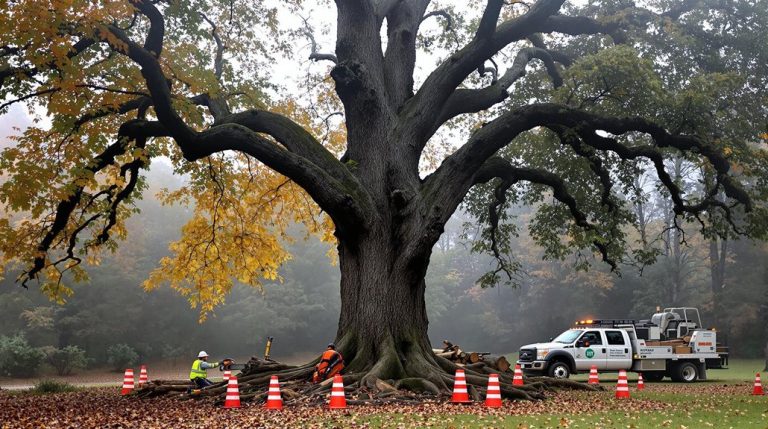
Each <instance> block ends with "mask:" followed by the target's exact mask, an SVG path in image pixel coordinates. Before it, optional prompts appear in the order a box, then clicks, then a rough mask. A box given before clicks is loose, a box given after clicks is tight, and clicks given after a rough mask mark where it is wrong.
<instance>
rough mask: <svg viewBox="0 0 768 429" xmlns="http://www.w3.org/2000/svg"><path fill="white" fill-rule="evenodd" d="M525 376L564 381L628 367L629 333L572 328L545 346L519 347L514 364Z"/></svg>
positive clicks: (630, 347) (593, 328)
mask: <svg viewBox="0 0 768 429" xmlns="http://www.w3.org/2000/svg"><path fill="white" fill-rule="evenodd" d="M518 363H519V364H520V366H521V368H522V369H523V371H525V372H527V373H534V374H539V375H541V374H544V375H548V376H550V377H557V378H568V377H569V376H570V375H571V374H572V373H576V372H582V371H589V370H590V368H591V367H592V366H593V365H594V366H596V367H597V369H598V370H599V371H610V370H614V371H618V370H619V369H628V368H630V367H631V366H632V343H631V340H630V337H629V333H628V332H627V331H626V330H623V329H618V328H601V327H575V328H573V329H569V330H567V331H565V332H563V333H562V334H560V335H558V336H557V337H556V338H553V339H552V340H551V341H550V342H548V343H537V344H529V345H526V346H523V347H522V348H521V349H520V360H519V362H518Z"/></svg>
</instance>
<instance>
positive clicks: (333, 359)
mask: <svg viewBox="0 0 768 429" xmlns="http://www.w3.org/2000/svg"><path fill="white" fill-rule="evenodd" d="M342 369H344V358H343V357H342V356H341V353H339V352H337V351H336V345H335V344H333V343H331V344H328V348H327V349H326V350H325V351H324V352H323V354H322V356H320V362H318V364H317V365H315V372H314V373H313V374H312V382H313V383H320V382H321V381H323V380H328V379H329V378H331V377H333V376H334V375H336V374H338V373H339V372H341V370H342Z"/></svg>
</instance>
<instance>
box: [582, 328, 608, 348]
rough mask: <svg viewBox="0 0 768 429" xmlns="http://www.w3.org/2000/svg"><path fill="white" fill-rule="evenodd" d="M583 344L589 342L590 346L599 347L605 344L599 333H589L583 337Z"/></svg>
mask: <svg viewBox="0 0 768 429" xmlns="http://www.w3.org/2000/svg"><path fill="white" fill-rule="evenodd" d="M581 341H582V342H589V345H590V346H599V345H601V344H603V339H602V337H601V336H600V332H599V331H588V332H585V333H584V335H582V336H581Z"/></svg>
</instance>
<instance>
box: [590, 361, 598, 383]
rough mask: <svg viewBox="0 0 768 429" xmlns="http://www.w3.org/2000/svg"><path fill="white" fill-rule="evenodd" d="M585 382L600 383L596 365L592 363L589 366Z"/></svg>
mask: <svg viewBox="0 0 768 429" xmlns="http://www.w3.org/2000/svg"><path fill="white" fill-rule="evenodd" d="M587 384H600V377H599V376H598V375H597V366H596V365H592V367H591V368H589V381H587Z"/></svg>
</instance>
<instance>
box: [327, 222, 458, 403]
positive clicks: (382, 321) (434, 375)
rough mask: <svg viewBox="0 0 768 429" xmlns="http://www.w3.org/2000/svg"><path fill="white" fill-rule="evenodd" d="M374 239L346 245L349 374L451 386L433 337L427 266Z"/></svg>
mask: <svg viewBox="0 0 768 429" xmlns="http://www.w3.org/2000/svg"><path fill="white" fill-rule="evenodd" d="M386 235H387V234H372V235H371V236H369V237H366V238H364V239H362V240H360V241H357V242H355V243H354V244H348V243H345V242H341V244H340V245H339V263H340V268H341V315H340V319H339V330H338V334H337V345H338V347H339V349H340V351H341V352H342V354H343V356H344V360H345V362H346V363H347V366H346V368H347V371H349V372H358V373H364V374H366V376H370V377H377V378H380V379H383V380H388V379H404V378H412V377H420V378H426V379H427V380H429V381H431V382H433V383H435V384H436V385H437V386H438V387H441V388H443V387H445V381H444V377H443V375H444V371H443V370H441V369H440V367H439V366H438V364H437V362H436V360H435V358H434V355H433V353H432V347H431V345H430V343H429V338H428V336H427V326H428V321H427V310H426V303H425V301H424V290H425V283H424V274H425V272H426V264H427V261H422V262H421V263H414V262H412V261H406V260H403V256H402V254H401V253H400V252H399V248H400V246H399V245H398V243H393V242H392V241H390V240H389V239H388V238H387V237H386Z"/></svg>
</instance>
